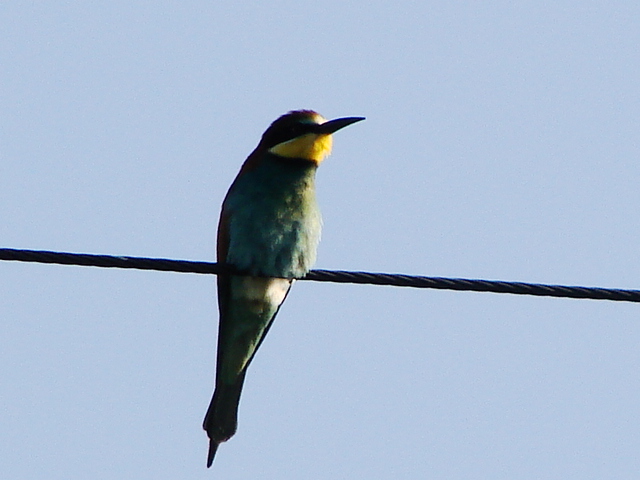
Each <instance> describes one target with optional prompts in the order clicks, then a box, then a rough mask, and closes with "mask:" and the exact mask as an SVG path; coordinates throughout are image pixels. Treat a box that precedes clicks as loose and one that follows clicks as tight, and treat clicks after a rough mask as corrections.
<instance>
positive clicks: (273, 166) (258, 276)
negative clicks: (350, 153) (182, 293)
mask: <svg viewBox="0 0 640 480" xmlns="http://www.w3.org/2000/svg"><path fill="white" fill-rule="evenodd" d="M361 120H364V117H343V118H337V119H334V120H327V119H326V118H324V117H323V116H322V115H320V114H319V113H316V112H315V111H313V110H293V111H290V112H288V113H286V114H285V115H282V116H280V117H279V118H277V119H276V120H275V121H274V122H273V123H271V125H270V126H269V127H268V128H267V130H266V131H265V132H264V134H263V135H262V138H261V140H260V142H259V143H258V146H257V147H256V148H255V149H254V150H253V152H252V153H251V154H250V155H249V156H248V157H247V159H246V160H245V162H244V164H243V165H242V167H241V168H240V172H239V173H238V175H237V176H236V178H235V180H234V181H233V183H232V184H231V187H230V188H229V191H228V192H227V195H226V197H225V199H224V201H223V203H222V210H221V213H220V221H219V224H218V234H217V249H216V250H217V261H218V263H219V264H222V265H223V266H225V267H227V269H226V270H225V271H223V273H221V274H219V275H218V285H217V289H218V311H219V325H218V350H217V358H216V377H215V389H214V393H213V397H212V399H211V403H210V404H209V408H208V410H207V413H206V415H205V418H204V422H203V425H202V426H203V428H204V430H205V431H206V432H207V435H208V437H209V452H208V455H207V468H208V467H210V466H211V464H212V463H213V459H214V457H215V455H216V452H217V450H218V446H219V445H220V443H222V442H225V441H227V440H228V439H229V438H231V437H232V436H233V435H234V434H235V433H236V430H237V424H238V405H239V402H240V395H241V393H242V387H243V384H244V380H245V375H246V373H247V368H248V367H249V364H250V363H251V361H252V360H253V357H254V356H255V354H256V351H257V350H258V348H259V347H260V345H261V344H262V341H263V340H264V338H265V336H266V334H267V332H268V331H269V329H270V328H271V326H272V325H273V321H274V319H275V317H276V315H277V313H278V310H279V309H280V306H281V305H282V303H283V302H284V300H285V298H286V297H287V295H288V293H289V290H290V288H291V286H292V284H293V283H294V281H295V279H299V278H302V277H304V276H305V275H306V274H307V273H308V272H309V271H310V270H311V267H312V265H313V264H314V262H315V259H316V250H317V247H318V243H319V240H320V230H321V224H322V220H321V216H320V210H319V208H318V205H317V202H316V197H315V175H316V170H317V168H318V166H319V165H320V164H321V163H322V161H323V160H324V159H325V158H326V157H327V155H329V153H330V152H331V147H332V134H333V133H335V132H337V131H338V130H340V129H342V128H344V127H346V126H348V125H351V124H353V123H356V122H359V121H361Z"/></svg>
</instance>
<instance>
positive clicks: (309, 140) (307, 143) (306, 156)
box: [258, 110, 364, 165]
mask: <svg viewBox="0 0 640 480" xmlns="http://www.w3.org/2000/svg"><path fill="white" fill-rule="evenodd" d="M360 120H364V117H347V118H337V119H335V120H327V119H326V118H324V117H323V116H322V115H320V114H319V113H316V112H314V111H312V110H295V111H292V112H289V113H287V114H285V115H282V116H281V117H280V118H278V119H277V120H276V121H274V122H273V123H272V124H271V125H270V126H269V128H267V131H266V132H264V134H263V135H262V140H261V141H260V145H259V146H258V148H259V149H261V150H266V151H268V152H269V153H272V154H274V155H278V156H280V157H285V158H296V159H302V160H308V161H311V162H313V163H315V164H316V165H319V164H320V162H322V160H324V158H325V157H326V156H327V155H329V153H331V134H332V133H335V132H337V131H338V130H340V129H341V128H344V127H346V126H348V125H351V124H352V123H355V122H359V121H360Z"/></svg>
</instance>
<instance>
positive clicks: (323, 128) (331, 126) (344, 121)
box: [315, 117, 364, 135]
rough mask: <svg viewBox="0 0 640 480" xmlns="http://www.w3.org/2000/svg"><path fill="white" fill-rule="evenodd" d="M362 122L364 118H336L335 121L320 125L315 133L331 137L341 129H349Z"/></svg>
mask: <svg viewBox="0 0 640 480" xmlns="http://www.w3.org/2000/svg"><path fill="white" fill-rule="evenodd" d="M361 120H364V117H344V118H336V119H335V120H329V121H328V122H324V123H321V124H320V125H318V126H317V127H316V128H315V131H316V132H315V133H320V134H325V135H331V134H332V133H335V132H337V131H338V130H340V129H341V128H344V127H348V126H349V125H351V124H352V123H356V122H360V121H361Z"/></svg>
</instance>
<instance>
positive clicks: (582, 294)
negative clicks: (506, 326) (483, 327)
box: [0, 248, 640, 302]
mask: <svg viewBox="0 0 640 480" xmlns="http://www.w3.org/2000/svg"><path fill="white" fill-rule="evenodd" d="M0 260H9V261H19V262H36V263H54V264H59V265H81V266H91V267H103V268H133V269H137V270H156V271H162V272H181V273H200V274H213V275H217V274H220V273H224V272H227V273H229V272H231V271H232V270H230V267H228V266H225V265H220V264H217V263H210V262H194V261H187V260H169V259H166V258H143V257H118V256H112V255H92V254H86V253H65V252H50V251H45V250H17V249H12V248H0ZM301 280H312V281H316V282H335V283H357V284H366V285H390V286H395V287H413V288H433V289H438V290H459V291H473V292H493V293H510V294H514V295H535V296H540V297H563V298H582V299H592V300H610V301H618V302H640V290H620V289H613V288H594V287H573V286H565V285H542V284H536V283H522V282H502V281H495V280H471V279H465V278H441V277H423V276H415V275H401V274H389V273H368V272H347V271H341V270H312V271H311V272H309V273H308V274H307V276H306V277H304V278H302V279H301Z"/></svg>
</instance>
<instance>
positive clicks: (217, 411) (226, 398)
mask: <svg viewBox="0 0 640 480" xmlns="http://www.w3.org/2000/svg"><path fill="white" fill-rule="evenodd" d="M243 384H244V372H243V373H242V374H241V375H240V376H239V377H238V378H237V380H236V381H235V382H234V383H232V384H222V383H221V384H219V385H217V386H216V390H215V392H213V398H212V399H211V403H210V404H209V409H208V410H207V414H206V415H205V417H204V422H203V424H202V428H204V429H205V430H206V431H207V435H208V436H209V455H208V456H207V468H208V467H210V466H211V464H212V463H213V459H214V457H215V456H216V451H217V450H218V445H220V444H221V443H222V442H226V441H227V440H229V439H230V438H231V437H232V436H233V434H234V433H236V429H237V428H238V404H239V403H240V394H241V393H242V385H243Z"/></svg>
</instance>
